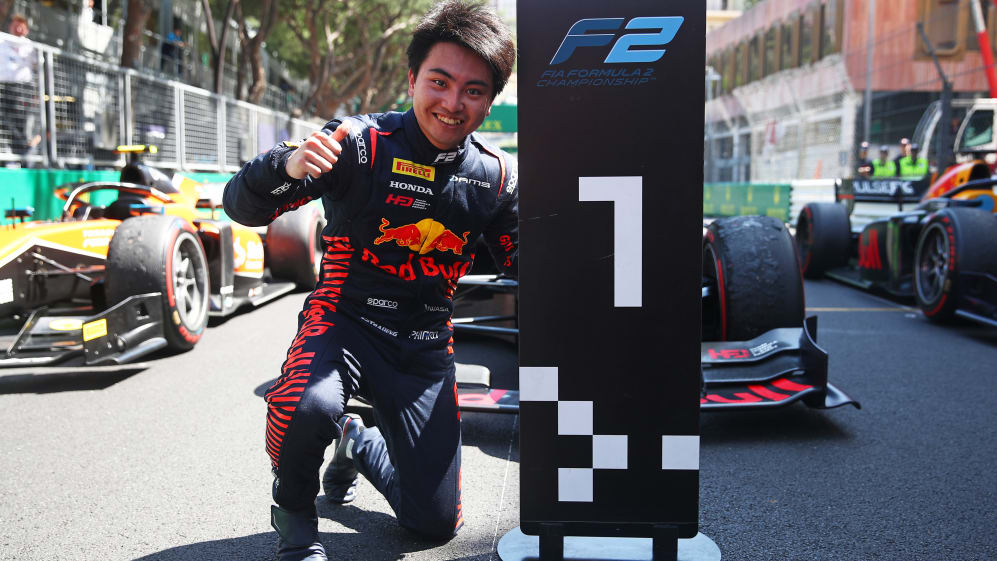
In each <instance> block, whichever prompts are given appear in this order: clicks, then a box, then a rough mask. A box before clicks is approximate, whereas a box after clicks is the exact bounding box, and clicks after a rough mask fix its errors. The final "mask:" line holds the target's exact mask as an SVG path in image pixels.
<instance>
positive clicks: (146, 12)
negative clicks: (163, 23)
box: [121, 0, 156, 68]
mask: <svg viewBox="0 0 997 561" xmlns="http://www.w3.org/2000/svg"><path fill="white" fill-rule="evenodd" d="M155 7H156V0H128V17H127V18H126V19H125V32H124V38H123V39H122V44H121V66H123V67H125V68H135V67H137V66H138V62H139V60H140V59H141V58H142V47H143V45H144V41H145V37H144V35H143V32H144V31H145V25H146V22H147V21H149V16H150V15H152V11H153V10H154V9H155Z"/></svg>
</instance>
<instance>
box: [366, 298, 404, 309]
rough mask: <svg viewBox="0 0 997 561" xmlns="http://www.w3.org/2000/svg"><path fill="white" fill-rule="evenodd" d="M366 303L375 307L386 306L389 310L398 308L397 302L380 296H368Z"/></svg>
mask: <svg viewBox="0 0 997 561" xmlns="http://www.w3.org/2000/svg"><path fill="white" fill-rule="evenodd" d="M367 305H368V306H374V307H377V308H387V309H389V310H397V309H398V302H395V301H394V300H384V299H381V298H368V299H367Z"/></svg>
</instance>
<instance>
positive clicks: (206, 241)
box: [0, 146, 325, 367]
mask: <svg viewBox="0 0 997 561" xmlns="http://www.w3.org/2000/svg"><path fill="white" fill-rule="evenodd" d="M146 149H147V148H146V147H144V146H137V147H122V148H121V150H122V151H128V152H140V151H143V150H146ZM56 194H57V196H59V197H61V198H62V199H64V200H65V204H64V206H63V212H62V216H61V218H60V219H59V220H56V221H47V222H41V221H39V222H24V221H23V219H24V218H26V217H27V216H28V215H29V214H30V212H29V211H28V210H26V209H10V210H9V211H8V212H7V215H8V217H9V218H21V219H22V221H21V223H18V224H14V225H11V226H7V227H4V228H3V229H2V230H0V340H3V341H5V342H6V343H7V351H6V354H5V356H2V357H0V367H11V366H40V365H49V364H56V363H65V364H71V365H106V364H120V363H125V362H129V361H132V360H135V359H137V358H138V357H140V356H143V355H146V354H148V353H151V352H153V351H155V350H158V349H161V348H164V347H168V348H170V349H173V350H187V349H190V348H192V347H193V346H194V345H195V344H196V343H197V342H198V340H199V339H200V338H201V336H202V334H203V332H204V329H205V327H206V325H207V322H208V318H209V316H225V315H228V314H231V313H233V312H234V311H235V310H236V309H238V308H239V307H241V306H243V305H259V304H262V303H264V302H267V301H269V300H271V299H273V298H276V297H277V296H280V295H281V294H285V293H287V292H289V291H291V290H293V289H294V288H295V287H300V288H308V289H310V288H312V287H314V286H315V283H316V282H317V279H318V273H319V266H320V263H321V253H322V238H321V232H322V228H323V227H324V226H325V218H324V217H323V215H322V212H321V211H320V210H319V209H318V208H317V207H315V206H314V205H311V206H305V207H302V208H300V209H298V210H296V211H294V212H289V213H286V214H284V215H282V216H281V217H279V218H278V219H277V220H275V221H274V222H273V223H272V224H271V225H270V226H269V227H268V228H267V229H266V231H265V232H264V233H260V232H258V231H256V230H254V229H252V228H248V227H245V226H242V225H239V224H235V223H232V222H227V221H223V220H218V219H217V218H216V215H217V208H218V207H219V206H220V205H218V204H217V203H216V202H215V201H213V200H211V199H208V198H204V197H202V194H203V193H202V192H201V190H200V185H199V184H198V183H196V182H194V181H192V180H190V179H188V178H185V177H183V176H181V175H179V174H178V175H175V176H174V177H173V178H172V179H170V178H168V177H166V175H165V174H163V173H162V172H160V171H158V170H156V169H154V168H150V167H147V166H145V165H144V164H142V163H140V162H138V161H137V159H134V158H132V161H130V162H129V163H128V164H127V165H126V166H125V167H124V168H123V169H122V172H121V181H120V182H96V183H86V184H74V185H70V186H68V187H63V188H60V189H58V190H57V193H56ZM102 202H103V203H106V204H103V203H102Z"/></svg>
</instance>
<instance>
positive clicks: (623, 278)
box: [578, 176, 644, 308]
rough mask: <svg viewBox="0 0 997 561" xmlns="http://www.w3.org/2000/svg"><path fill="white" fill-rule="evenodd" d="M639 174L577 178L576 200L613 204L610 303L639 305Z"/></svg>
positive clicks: (641, 253) (641, 256)
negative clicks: (610, 202)
mask: <svg viewBox="0 0 997 561" xmlns="http://www.w3.org/2000/svg"><path fill="white" fill-rule="evenodd" d="M643 179H644V178H643V177H640V176H627V177H579V178H578V200H579V201H581V202H592V201H612V203H613V305H614V306H616V307H617V308H640V307H641V306H642V305H643V304H642V291H643V288H642V286H643V285H642V282H641V275H642V272H643V255H644V252H643V249H642V246H641V243H642V241H643V239H644V238H643V236H642V235H641V223H642V206H643V205H642V198H641V197H642V194H641V189H642V185H643Z"/></svg>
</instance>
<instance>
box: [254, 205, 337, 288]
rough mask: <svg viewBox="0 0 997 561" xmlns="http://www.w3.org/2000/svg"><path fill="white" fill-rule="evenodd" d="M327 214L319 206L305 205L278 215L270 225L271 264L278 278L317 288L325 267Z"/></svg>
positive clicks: (268, 240)
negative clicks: (323, 263) (324, 234)
mask: <svg viewBox="0 0 997 561" xmlns="http://www.w3.org/2000/svg"><path fill="white" fill-rule="evenodd" d="M323 228H325V217H324V216H323V215H322V211H321V210H319V208H318V207H317V206H315V205H305V206H303V207H301V208H298V209H296V210H293V211H291V212H285V213H284V214H282V215H280V216H278V217H277V219H276V220H274V221H273V222H271V223H270V226H268V227H267V238H266V241H267V244H266V248H267V255H266V259H267V264H268V265H269V267H270V274H272V275H273V276H274V278H278V279H286V280H289V281H292V282H294V284H296V285H297V286H298V288H300V289H304V290H311V289H313V288H315V285H316V284H317V283H318V280H319V276H320V275H321V267H322V252H323V249H324V247H323V243H322V229H323Z"/></svg>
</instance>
